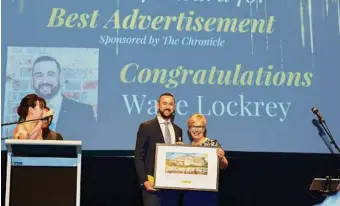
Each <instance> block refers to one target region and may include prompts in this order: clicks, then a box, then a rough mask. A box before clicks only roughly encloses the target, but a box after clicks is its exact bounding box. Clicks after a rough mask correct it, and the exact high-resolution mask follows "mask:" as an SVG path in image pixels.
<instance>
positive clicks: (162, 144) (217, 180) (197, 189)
mask: <svg viewBox="0 0 340 206" xmlns="http://www.w3.org/2000/svg"><path fill="white" fill-rule="evenodd" d="M162 146H167V147H168V146H170V147H196V148H211V149H213V148H214V149H216V150H217V149H218V148H219V147H217V146H214V147H213V146H194V145H176V144H165V143H157V144H156V154H155V169H154V188H155V189H179V190H196V191H212V192H218V188H219V175H220V164H219V163H220V161H219V159H218V158H217V154H216V161H217V163H216V166H217V175H216V189H203V188H202V189H199V188H186V187H163V186H160V187H157V186H156V181H157V174H156V173H157V156H158V147H162ZM216 152H217V151H216Z"/></svg>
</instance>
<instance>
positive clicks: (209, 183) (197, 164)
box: [154, 143, 219, 191]
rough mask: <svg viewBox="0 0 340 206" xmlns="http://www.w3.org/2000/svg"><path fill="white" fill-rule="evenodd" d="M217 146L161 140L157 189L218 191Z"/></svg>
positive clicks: (156, 174)
mask: <svg viewBox="0 0 340 206" xmlns="http://www.w3.org/2000/svg"><path fill="white" fill-rule="evenodd" d="M217 149H218V147H202V146H192V145H172V144H161V143H158V144H157V145H156V155H155V158H156V159H155V174H154V188H157V189H180V190H202V191H218V177H219V160H218V157H217V154H216V153H217Z"/></svg>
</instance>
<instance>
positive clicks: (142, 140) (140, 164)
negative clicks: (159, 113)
mask: <svg viewBox="0 0 340 206" xmlns="http://www.w3.org/2000/svg"><path fill="white" fill-rule="evenodd" d="M172 125H173V127H174V130H175V137H176V142H179V141H182V140H183V138H182V137H183V131H182V129H181V128H180V127H178V126H177V125H176V124H174V123H172ZM156 143H165V142H164V137H163V133H162V130H161V127H160V125H159V122H158V119H157V118H154V119H151V120H149V121H147V122H143V123H142V124H140V126H139V129H138V132H137V140H136V147H135V158H134V161H135V168H136V171H137V175H138V179H139V183H140V184H141V185H142V184H143V183H144V182H145V181H147V180H148V179H147V175H152V176H153V175H154V166H155V152H156Z"/></svg>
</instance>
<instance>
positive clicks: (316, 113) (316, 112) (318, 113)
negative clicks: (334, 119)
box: [312, 107, 325, 123]
mask: <svg viewBox="0 0 340 206" xmlns="http://www.w3.org/2000/svg"><path fill="white" fill-rule="evenodd" d="M312 112H313V113H314V114H315V115H316V116H317V117H318V119H319V122H320V123H321V122H325V119H324V118H323V117H322V116H321V114H320V112H319V110H318V108H316V107H313V108H312Z"/></svg>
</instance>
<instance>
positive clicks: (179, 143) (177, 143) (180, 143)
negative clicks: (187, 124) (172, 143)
mask: <svg viewBox="0 0 340 206" xmlns="http://www.w3.org/2000/svg"><path fill="white" fill-rule="evenodd" d="M176 145H184V143H183V142H176Z"/></svg>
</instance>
